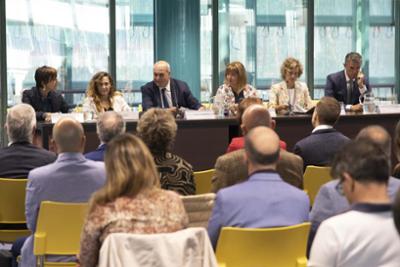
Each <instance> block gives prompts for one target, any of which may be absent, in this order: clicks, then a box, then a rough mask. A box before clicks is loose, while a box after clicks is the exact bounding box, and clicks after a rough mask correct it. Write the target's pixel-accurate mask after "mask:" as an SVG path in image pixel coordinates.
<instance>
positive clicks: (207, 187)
mask: <svg viewBox="0 0 400 267" xmlns="http://www.w3.org/2000/svg"><path fill="white" fill-rule="evenodd" d="M214 172H215V170H214V169H210V170H205V171H198V172H194V181H195V183H196V195H199V194H206V193H210V192H211V178H212V176H213V174H214Z"/></svg>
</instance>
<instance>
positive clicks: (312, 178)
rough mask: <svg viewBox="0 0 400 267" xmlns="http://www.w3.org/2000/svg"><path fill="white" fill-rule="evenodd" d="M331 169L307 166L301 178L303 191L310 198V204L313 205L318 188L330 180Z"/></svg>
mask: <svg viewBox="0 0 400 267" xmlns="http://www.w3.org/2000/svg"><path fill="white" fill-rule="evenodd" d="M330 171H331V167H319V166H311V165H310V166H307V168H306V171H305V172H304V176H303V183H304V190H305V191H307V194H308V196H309V197H310V204H311V205H313V204H314V199H315V196H316V195H317V193H318V191H319V188H320V187H321V186H322V185H323V184H325V183H327V182H329V181H330V180H332V177H331V174H330Z"/></svg>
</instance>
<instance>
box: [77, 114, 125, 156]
mask: <svg viewBox="0 0 400 267" xmlns="http://www.w3.org/2000/svg"><path fill="white" fill-rule="evenodd" d="M125 129H126V125H125V121H124V118H123V117H122V116H121V114H119V113H117V112H115V111H107V112H104V113H101V114H100V115H99V117H98V118H97V123H96V131H97V136H98V137H99V140H100V145H99V147H98V148H97V149H96V150H95V151H92V152H89V153H86V154H85V158H87V159H91V160H94V161H104V153H105V152H106V148H107V143H108V142H110V141H111V139H113V138H114V137H115V136H117V135H120V134H123V133H125Z"/></svg>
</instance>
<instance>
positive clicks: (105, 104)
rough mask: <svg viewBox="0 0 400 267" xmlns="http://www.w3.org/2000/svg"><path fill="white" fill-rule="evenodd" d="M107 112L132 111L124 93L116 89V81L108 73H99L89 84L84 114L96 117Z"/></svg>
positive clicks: (84, 103)
mask: <svg viewBox="0 0 400 267" xmlns="http://www.w3.org/2000/svg"><path fill="white" fill-rule="evenodd" d="M106 111H115V112H121V111H130V108H129V106H128V104H127V103H126V101H125V99H124V97H123V95H122V93H120V92H118V91H117V90H116V89H115V86H114V81H113V79H112V77H111V75H110V74H109V73H107V72H104V71H100V72H97V73H96V74H95V75H94V76H93V77H92V79H91V80H90V82H89V85H88V87H87V90H86V98H85V100H84V102H83V112H92V113H93V114H95V115H98V114H100V113H103V112H106Z"/></svg>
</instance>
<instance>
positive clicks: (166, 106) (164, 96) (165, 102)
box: [161, 88, 169, 108]
mask: <svg viewBox="0 0 400 267" xmlns="http://www.w3.org/2000/svg"><path fill="white" fill-rule="evenodd" d="M166 90H167V89H165V88H163V89H161V96H162V101H163V108H169V104H168V100H167V95H166V93H165V91H166Z"/></svg>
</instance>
